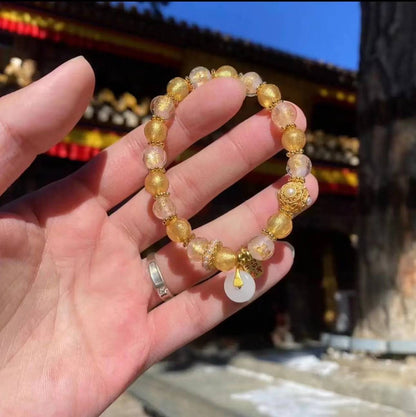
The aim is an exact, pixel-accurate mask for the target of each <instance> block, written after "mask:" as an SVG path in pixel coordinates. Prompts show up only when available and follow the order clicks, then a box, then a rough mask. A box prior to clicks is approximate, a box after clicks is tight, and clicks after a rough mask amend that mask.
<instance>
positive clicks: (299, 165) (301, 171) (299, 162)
mask: <svg viewBox="0 0 416 417" xmlns="http://www.w3.org/2000/svg"><path fill="white" fill-rule="evenodd" d="M311 169H312V162H311V160H310V159H309V158H308V157H307V156H306V155H304V154H301V153H298V154H295V155H293V156H291V157H290V158H289V159H288V161H287V166H286V171H287V173H288V174H289V175H290V176H291V177H302V178H304V177H306V176H307V175H308V174H309V173H310V172H311Z"/></svg>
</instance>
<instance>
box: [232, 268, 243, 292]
mask: <svg viewBox="0 0 416 417" xmlns="http://www.w3.org/2000/svg"><path fill="white" fill-rule="evenodd" d="M233 285H234V287H236V288H241V287H242V286H243V280H242V279H241V276H240V270H239V269H238V268H237V269H236V270H235V275H234V281H233Z"/></svg>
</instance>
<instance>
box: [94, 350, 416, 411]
mask: <svg viewBox="0 0 416 417" xmlns="http://www.w3.org/2000/svg"><path fill="white" fill-rule="evenodd" d="M324 352H325V351H324V350H323V349H322V348H312V349H311V348H308V349H303V350H302V349H300V350H298V351H296V350H292V351H289V350H286V351H285V350H280V351H279V350H277V349H272V350H269V351H263V352H259V351H257V352H255V353H249V352H245V353H244V352H238V351H236V350H230V351H229V352H227V350H226V349H219V350H217V351H215V350H212V349H206V350H205V351H204V350H192V349H191V350H189V349H188V350H185V351H181V352H179V355H176V357H175V356H174V357H173V358H170V361H165V362H162V363H159V364H156V365H154V366H153V367H152V368H151V369H149V370H148V371H147V372H146V373H145V374H144V375H142V376H141V377H140V378H139V379H138V380H136V381H135V382H134V383H133V384H132V385H131V386H130V387H129V389H128V390H127V392H126V393H125V394H123V396H121V397H120V398H119V400H117V401H116V402H115V403H114V404H113V405H112V406H111V407H110V408H109V409H108V410H107V411H106V412H105V413H104V414H102V416H101V417H191V416H192V417H195V415H198V417H208V416H209V417H212V416H219V417H246V416H247V417H248V416H250V417H260V416H262V417H267V416H268V417H300V416H302V417H355V416H360V417H361V416H362V417H387V416H389V417H411V416H412V417H416V359H415V360H413V359H412V358H409V359H408V360H401V361H397V360H396V361H394V360H379V359H377V360H376V359H374V358H371V357H366V356H360V355H351V354H347V353H340V352H335V351H333V352H331V351H329V352H327V353H324ZM143 406H145V407H143ZM144 408H145V409H146V412H145V411H144Z"/></svg>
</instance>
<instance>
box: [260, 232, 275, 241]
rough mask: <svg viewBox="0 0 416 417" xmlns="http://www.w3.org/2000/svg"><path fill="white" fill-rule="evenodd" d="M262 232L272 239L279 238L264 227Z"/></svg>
mask: <svg viewBox="0 0 416 417" xmlns="http://www.w3.org/2000/svg"><path fill="white" fill-rule="evenodd" d="M262 233H263V234H264V235H266V236H267V237H269V238H270V239H271V240H277V238H276V236H275V235H274V234H273V233H272V232H270V231H269V230H267V229H262Z"/></svg>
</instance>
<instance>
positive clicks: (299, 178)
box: [290, 177, 305, 184]
mask: <svg viewBox="0 0 416 417" xmlns="http://www.w3.org/2000/svg"><path fill="white" fill-rule="evenodd" d="M290 181H291V182H299V183H301V184H305V177H291V178H290Z"/></svg>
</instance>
